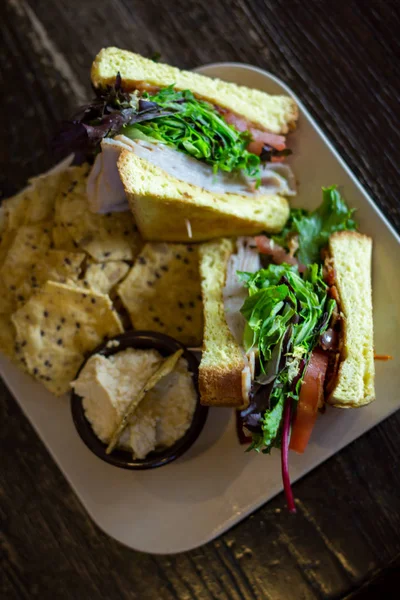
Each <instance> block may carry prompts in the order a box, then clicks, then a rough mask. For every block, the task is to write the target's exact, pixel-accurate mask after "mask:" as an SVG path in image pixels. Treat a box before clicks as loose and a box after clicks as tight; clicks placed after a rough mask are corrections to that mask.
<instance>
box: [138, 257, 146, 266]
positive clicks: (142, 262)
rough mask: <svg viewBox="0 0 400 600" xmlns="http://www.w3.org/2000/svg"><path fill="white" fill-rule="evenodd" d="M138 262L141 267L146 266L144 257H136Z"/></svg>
mask: <svg viewBox="0 0 400 600" xmlns="http://www.w3.org/2000/svg"><path fill="white" fill-rule="evenodd" d="M138 262H139V263H140V264H141V265H145V264H146V259H145V257H144V256H139V257H138Z"/></svg>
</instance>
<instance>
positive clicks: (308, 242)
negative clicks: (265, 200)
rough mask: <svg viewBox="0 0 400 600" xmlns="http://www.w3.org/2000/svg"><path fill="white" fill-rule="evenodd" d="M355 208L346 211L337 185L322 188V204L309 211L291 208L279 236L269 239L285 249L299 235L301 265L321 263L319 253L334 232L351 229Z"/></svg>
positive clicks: (297, 255) (354, 225) (298, 253)
mask: <svg viewBox="0 0 400 600" xmlns="http://www.w3.org/2000/svg"><path fill="white" fill-rule="evenodd" d="M353 212H354V209H350V208H348V206H347V204H346V202H345V201H344V199H343V198H342V196H341V194H340V192H339V190H338V189H337V186H336V185H333V186H331V187H327V188H322V204H321V205H320V206H319V207H318V208H317V209H315V210H314V211H312V212H309V211H306V210H304V209H292V210H291V213H290V217H289V220H288V222H287V224H286V226H285V228H284V229H283V231H282V233H281V234H280V235H278V236H274V237H273V238H272V239H273V240H274V241H275V242H277V243H278V244H279V245H280V246H283V247H284V248H289V245H288V244H289V240H290V239H291V237H293V236H294V235H298V244H299V249H298V252H297V254H296V258H298V259H299V261H300V262H301V263H302V264H303V265H309V264H311V263H320V262H321V257H320V252H321V250H322V248H324V246H326V245H327V243H328V240H329V236H330V235H331V234H332V233H334V232H335V231H344V230H354V229H356V227H357V225H356V222H355V221H354V220H353Z"/></svg>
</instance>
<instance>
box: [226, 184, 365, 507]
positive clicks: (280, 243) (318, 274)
mask: <svg viewBox="0 0 400 600" xmlns="http://www.w3.org/2000/svg"><path fill="white" fill-rule="evenodd" d="M354 229H355V222H354V220H353V218H352V211H351V210H349V209H348V207H347V206H346V203H345V202H344V200H343V199H342V198H341V196H340V194H339V192H338V190H337V189H336V187H331V188H326V189H324V190H323V202H322V204H321V206H320V207H319V208H317V209H316V210H315V211H313V212H308V211H305V210H301V211H300V210H298V209H295V210H292V213H291V216H290V219H289V221H288V223H287V226H286V227H285V230H284V231H283V232H282V234H281V235H280V236H275V237H274V238H271V239H270V238H267V237H265V236H259V237H256V238H255V239H254V241H253V243H251V242H249V241H248V240H247V241H246V242H245V241H243V240H242V241H240V242H239V246H238V248H239V249H238V253H237V255H236V257H235V258H233V259H231V263H230V266H229V269H228V273H227V283H226V286H225V291H224V299H225V313H226V317H227V322H228V325H229V327H230V329H231V332H232V334H233V335H234V336H235V337H236V339H237V340H238V341H239V342H240V343H241V345H242V347H243V352H244V353H245V355H246V356H247V357H249V356H251V355H253V356H254V358H255V368H254V377H253V379H252V383H251V389H250V392H249V391H248V390H244V393H247V394H249V395H248V396H247V397H245V398H244V400H247V401H248V402H249V404H248V407H247V408H246V409H245V410H244V411H242V413H241V415H242V419H243V423H244V427H245V429H246V430H247V432H249V433H250V434H251V438H252V441H251V445H250V449H255V450H257V451H261V452H263V453H269V452H270V451H271V449H272V448H273V447H280V448H282V452H283V455H282V456H283V470H284V471H285V473H286V478H285V477H284V482H285V481H286V483H285V489H286V491H287V493H288V498H289V497H290V493H289V492H290V485H289V480H288V476H287V451H288V448H289V440H290V448H291V449H293V450H296V451H298V452H303V451H304V449H305V446H306V445H307V442H308V439H309V437H310V434H311V431H312V427H313V425H314V422H315V419H316V417H317V414H318V409H321V408H322V407H323V403H324V395H325V393H326V392H327V390H326V387H327V386H329V385H330V382H331V381H332V379H333V380H334V378H335V376H336V374H337V369H338V364H339V360H340V333H341V330H340V324H341V318H342V317H341V315H340V306H339V298H338V293H337V289H336V286H335V272H334V266H333V264H332V261H331V259H330V258H329V255H328V254H327V252H326V250H324V249H325V248H326V246H327V243H328V240H329V236H330V235H331V234H332V233H334V232H336V231H345V230H354ZM257 252H258V253H260V255H261V264H262V268H259V262H258V263H257V258H256V256H255V255H256V254H257ZM244 255H246V257H245V258H244ZM258 261H260V256H259V257H258ZM240 264H245V265H247V266H246V268H244V269H240V268H238V269H237V270H236V283H235V282H233V283H232V280H233V281H234V277H233V273H232V271H233V269H234V268H235V267H236V266H237V265H240ZM240 303H241V306H240V307H239V305H240ZM238 307H239V313H240V316H238V315H236V316H235V317H233V315H232V312H235V311H237V310H238ZM248 363H249V361H247V363H246V366H245V369H244V371H247V370H248ZM288 501H289V500H288Z"/></svg>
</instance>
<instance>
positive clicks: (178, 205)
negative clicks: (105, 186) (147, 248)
mask: <svg viewBox="0 0 400 600" xmlns="http://www.w3.org/2000/svg"><path fill="white" fill-rule="evenodd" d="M118 170H119V174H120V177H121V180H122V183H123V185H124V189H125V193H126V196H127V198H128V200H129V204H130V206H131V210H132V212H133V214H134V216H135V219H136V224H137V226H138V228H139V230H140V233H141V234H142V236H143V238H144V239H145V240H150V241H164V242H194V241H204V240H209V239H212V238H217V237H221V236H223V235H226V236H231V235H232V236H233V235H254V234H256V233H260V232H261V231H270V232H278V231H280V230H281V229H282V228H283V226H284V225H285V223H286V221H287V218H288V216H289V205H288V202H287V200H286V199H285V198H283V197H281V196H274V195H270V196H261V195H260V196H240V195H238V194H214V193H211V192H208V191H206V190H204V189H202V188H200V187H198V186H195V185H191V184H189V183H186V182H184V181H181V180H179V179H176V178H175V177H172V176H171V175H168V174H167V173H166V172H165V171H163V170H162V169H160V168H159V167H157V166H155V165H153V164H151V163H150V162H149V161H147V160H144V159H142V158H139V157H138V156H136V155H135V154H134V153H133V152H129V150H126V151H123V152H122V153H121V156H120V158H119V160H118Z"/></svg>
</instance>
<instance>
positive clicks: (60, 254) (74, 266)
mask: <svg viewBox="0 0 400 600" xmlns="http://www.w3.org/2000/svg"><path fill="white" fill-rule="evenodd" d="M84 259H85V254H84V253H83V252H81V253H78V252H64V251H63V250H47V251H46V252H44V253H43V254H41V255H40V256H38V257H37V259H36V261H35V262H34V263H33V264H31V265H30V268H28V269H27V274H26V276H25V279H24V280H23V282H22V283H21V285H20V286H19V287H18V288H17V290H16V299H17V302H18V305H21V304H23V303H25V302H26V301H27V300H28V299H29V298H30V297H31V296H32V294H33V293H35V292H37V291H38V289H39V288H40V287H41V286H42V285H43V284H45V283H46V281H55V282H57V281H58V282H60V283H67V281H76V282H77V283H78V281H77V280H78V277H79V275H80V271H81V265H82V262H83V261H84Z"/></svg>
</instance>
